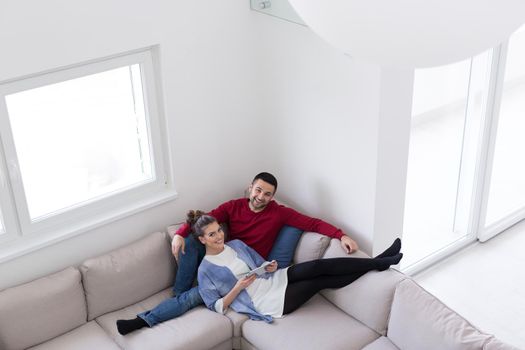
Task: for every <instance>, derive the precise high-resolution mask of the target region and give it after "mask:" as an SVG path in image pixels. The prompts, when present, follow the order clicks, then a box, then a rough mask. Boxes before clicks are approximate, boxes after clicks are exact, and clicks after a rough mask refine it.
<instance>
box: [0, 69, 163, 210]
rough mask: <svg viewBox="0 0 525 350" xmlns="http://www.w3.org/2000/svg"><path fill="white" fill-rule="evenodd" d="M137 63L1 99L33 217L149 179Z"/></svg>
mask: <svg viewBox="0 0 525 350" xmlns="http://www.w3.org/2000/svg"><path fill="white" fill-rule="evenodd" d="M142 91H143V90H142V83H141V75H140V66H139V65H138V64H137V65H133V66H126V67H122V68H118V69H113V70H110V71H106V72H102V73H98V74H93V75H89V76H85V77H82V78H77V79H72V80H68V81H64V82H60V83H57V84H52V85H47V86H44V87H40V88H35V89H31V90H26V91H22V92H18V93H15V94H12V95H8V96H6V102H7V108H8V113H9V120H10V123H11V127H12V131H13V138H14V143H15V148H16V155H17V157H18V164H19V167H20V168H19V172H20V175H21V178H22V182H23V188H24V191H25V196H26V199H27V204H28V209H29V213H30V216H31V219H34V218H38V217H41V216H45V215H48V214H50V213H53V212H56V211H59V210H61V209H64V208H68V207H71V206H74V205H78V204H80V203H83V202H86V201H89V200H91V199H94V198H97V197H100V196H104V195H108V194H110V193H113V192H115V191H119V190H122V189H125V188H128V187H131V186H133V185H137V184H139V183H143V182H145V181H149V180H152V179H153V174H152V164H151V163H152V162H151V159H150V154H149V153H150V151H149V150H150V146H149V143H150V141H149V136H148V132H147V127H146V126H147V121H146V116H145V108H144V101H143V94H142Z"/></svg>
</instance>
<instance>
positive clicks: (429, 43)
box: [289, 0, 525, 67]
mask: <svg viewBox="0 0 525 350" xmlns="http://www.w3.org/2000/svg"><path fill="white" fill-rule="evenodd" d="M289 2H290V4H291V5H292V6H293V7H294V9H295V10H296V11H297V13H298V14H299V16H300V17H301V18H302V19H303V20H304V21H305V23H306V24H307V25H308V26H309V27H310V28H311V29H312V30H313V31H315V32H316V33H317V34H318V35H319V36H321V37H322V38H323V39H325V40H326V41H328V42H329V43H331V44H332V45H334V46H335V47H337V48H339V49H341V50H343V51H344V52H346V53H347V54H349V55H350V56H353V57H356V58H360V59H365V60H368V61H371V62H375V63H378V64H382V65H390V66H404V67H430V66H437V65H443V64H447V63H451V62H456V61H459V60H462V59H465V58H468V57H471V56H473V55H475V54H478V53H480V52H482V51H484V50H486V49H488V48H490V47H493V46H496V45H498V44H499V43H500V42H502V41H504V40H506V38H507V37H508V36H509V35H510V34H511V33H512V32H514V31H515V30H516V29H518V27H519V26H520V25H521V24H522V23H524V22H525V0H289Z"/></svg>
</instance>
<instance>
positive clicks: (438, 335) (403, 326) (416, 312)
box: [388, 279, 492, 350]
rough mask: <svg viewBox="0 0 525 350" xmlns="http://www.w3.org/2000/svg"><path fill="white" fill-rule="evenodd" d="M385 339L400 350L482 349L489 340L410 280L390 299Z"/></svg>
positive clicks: (485, 335)
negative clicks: (390, 307)
mask: <svg viewBox="0 0 525 350" xmlns="http://www.w3.org/2000/svg"><path fill="white" fill-rule="evenodd" d="M388 338H389V339H390V340H391V341H392V342H393V343H394V344H395V345H396V346H397V347H398V348H400V349H403V350H421V349H425V350H443V349H448V350H470V349H482V348H483V346H484V345H485V344H486V343H488V342H489V341H490V339H491V338H492V337H491V336H490V335H488V334H483V333H481V332H480V331H479V330H478V329H476V328H475V327H474V326H472V325H471V324H470V323H469V322H467V321H466V320H465V319H464V318H462V317H461V316H459V315H458V314H457V313H455V312H454V311H452V310H451V309H449V308H448V307H447V306H445V305H444V304H443V303H442V302H441V301H439V300H438V299H437V298H436V297H434V296H433V295H431V294H430V293H428V292H427V291H425V290H424V289H423V288H421V287H420V286H419V285H418V284H416V283H415V282H414V281H412V280H410V279H406V280H404V281H402V282H401V283H399V285H398V286H397V288H396V292H395V295H394V301H393V303H392V310H391V313H390V321H389V323H388Z"/></svg>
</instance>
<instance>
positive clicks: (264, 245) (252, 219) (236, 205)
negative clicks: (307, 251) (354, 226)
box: [177, 198, 344, 258]
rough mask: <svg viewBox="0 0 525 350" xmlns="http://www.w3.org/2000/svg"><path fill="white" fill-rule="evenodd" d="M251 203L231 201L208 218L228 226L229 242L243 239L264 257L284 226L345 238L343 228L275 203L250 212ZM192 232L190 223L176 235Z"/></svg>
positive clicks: (184, 235)
mask: <svg viewBox="0 0 525 350" xmlns="http://www.w3.org/2000/svg"><path fill="white" fill-rule="evenodd" d="M248 201H249V200H248V199H247V198H239V199H234V200H231V201H229V202H226V203H224V204H221V205H220V206H219V207H217V208H216V209H213V210H212V211H211V212H210V213H209V215H211V216H213V217H214V218H215V219H217V221H218V222H219V223H226V224H228V228H229V236H228V240H231V239H240V240H242V241H243V242H244V243H246V244H247V245H249V246H250V247H252V248H253V249H255V250H256V251H257V252H258V253H259V254H261V256H262V257H264V258H266V257H268V254H269V253H270V250H271V249H272V247H273V244H274V243H275V240H276V238H277V234H278V233H279V231H280V230H281V228H282V227H283V225H289V226H293V227H297V228H299V229H301V230H304V231H311V232H318V233H321V234H323V235H326V236H328V237H331V238H338V239H341V237H342V236H343V235H344V234H343V232H342V231H341V230H340V229H338V228H337V227H334V226H332V225H330V224H329V223H327V222H324V221H322V220H319V219H316V218H311V217H309V216H306V215H303V214H301V213H299V212H297V211H295V210H293V209H291V208H287V207H285V206H284V205H280V204H277V203H276V202H275V201H273V200H272V201H271V202H270V203H268V205H267V206H266V207H265V208H264V209H263V210H262V211H260V212H258V213H255V212H253V211H252V210H251V209H250V207H249V203H248ZM189 233H190V227H189V225H188V224H184V225H182V226H181V227H180V228H179V229H178V230H177V234H178V235H181V236H183V237H187V236H188V234H189Z"/></svg>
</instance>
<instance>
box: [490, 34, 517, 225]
mask: <svg viewBox="0 0 525 350" xmlns="http://www.w3.org/2000/svg"><path fill="white" fill-rule="evenodd" d="M524 62H525V27H522V28H521V29H520V30H519V31H518V32H516V33H515V34H513V35H512V36H511V39H510V42H509V48H508V52H507V62H506V69H505V78H504V83H503V93H502V100H501V106H500V113H499V121H498V129H497V136H496V144H495V150H494V160H493V165H492V176H491V181H490V190H489V201H488V205H487V216H486V221H485V225H486V226H489V225H490V224H492V223H494V222H496V221H498V220H500V219H502V218H504V217H506V216H508V215H510V214H512V213H513V212H515V211H517V210H520V209H522V208H523V207H524V206H525V162H523V158H522V157H523V150H525V137H524V136H523V135H524V133H525V65H524Z"/></svg>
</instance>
